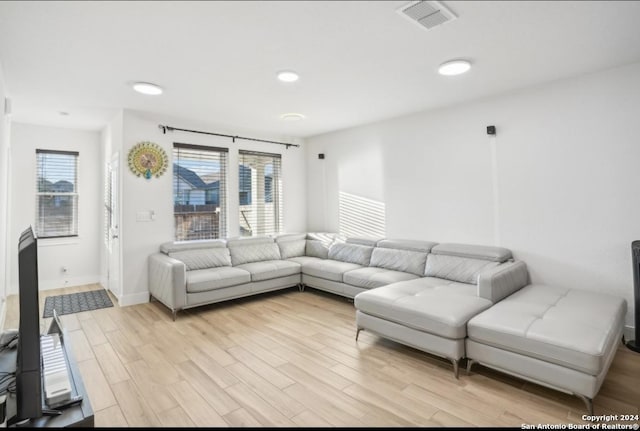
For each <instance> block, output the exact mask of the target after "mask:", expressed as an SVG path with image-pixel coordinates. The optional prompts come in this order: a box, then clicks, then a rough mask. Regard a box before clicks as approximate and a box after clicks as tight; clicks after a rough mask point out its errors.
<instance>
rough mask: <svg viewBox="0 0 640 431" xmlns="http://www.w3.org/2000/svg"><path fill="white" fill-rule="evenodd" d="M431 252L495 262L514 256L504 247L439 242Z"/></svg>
mask: <svg viewBox="0 0 640 431" xmlns="http://www.w3.org/2000/svg"><path fill="white" fill-rule="evenodd" d="M431 253H433V254H445V255H447V256H458V257H468V258H470V259H482V260H491V261H493V262H506V261H507V260H509V259H511V257H512V256H511V251H510V250H508V249H506V248H504V247H493V246H487V245H474V244H438V245H436V246H435V247H433V248H432V249H431Z"/></svg>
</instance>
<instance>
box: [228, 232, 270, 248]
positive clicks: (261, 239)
mask: <svg viewBox="0 0 640 431" xmlns="http://www.w3.org/2000/svg"><path fill="white" fill-rule="evenodd" d="M274 242H275V240H274V239H273V237H271V236H267V235H260V236H236V237H233V238H229V239H227V247H237V246H244V245H255V244H271V243H274Z"/></svg>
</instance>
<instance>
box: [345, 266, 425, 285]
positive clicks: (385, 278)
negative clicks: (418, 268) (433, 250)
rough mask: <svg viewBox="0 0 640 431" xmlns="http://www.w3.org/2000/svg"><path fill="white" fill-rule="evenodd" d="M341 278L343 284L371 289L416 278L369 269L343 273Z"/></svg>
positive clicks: (386, 270)
mask: <svg viewBox="0 0 640 431" xmlns="http://www.w3.org/2000/svg"><path fill="white" fill-rule="evenodd" d="M342 278H343V280H344V282H345V283H347V284H350V285H352V286H356V287H362V288H365V289H373V288H375V287H380V286H386V285H387V284H391V283H395V282H398V281H405V280H413V279H414V278H418V276H417V275H414V274H409V273H407V272H400V271H391V270H389V269H384V268H374V267H369V268H360V269H354V270H353V271H348V272H345V273H344V275H343V276H342Z"/></svg>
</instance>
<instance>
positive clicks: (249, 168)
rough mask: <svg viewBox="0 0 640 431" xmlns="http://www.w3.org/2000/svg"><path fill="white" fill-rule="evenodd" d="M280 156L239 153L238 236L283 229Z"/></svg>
mask: <svg viewBox="0 0 640 431" xmlns="http://www.w3.org/2000/svg"><path fill="white" fill-rule="evenodd" d="M281 166H282V164H281V156H280V154H266V153H256V152H252V151H240V154H239V167H238V175H239V180H240V184H239V192H240V196H239V197H240V235H241V236H256V235H270V234H276V233H279V232H280V229H281V228H282V167H281Z"/></svg>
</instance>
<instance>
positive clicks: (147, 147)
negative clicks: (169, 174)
mask: <svg viewBox="0 0 640 431" xmlns="http://www.w3.org/2000/svg"><path fill="white" fill-rule="evenodd" d="M168 164H169V159H168V157H167V153H166V152H165V151H164V150H163V149H162V147H161V146H160V145H158V144H155V143H153V142H138V143H137V144H135V145H134V146H133V147H131V150H129V169H131V172H133V173H134V174H135V175H136V176H138V177H140V176H144V177H145V178H146V179H150V178H151V177H153V176H155V177H156V178H159V177H160V176H161V175H162V174H164V173H165V171H166V170H167V165H168Z"/></svg>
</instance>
